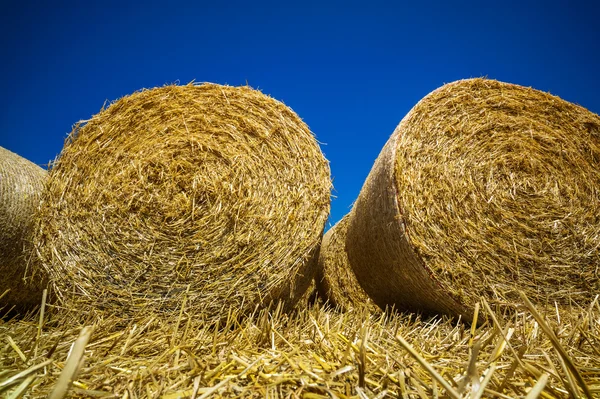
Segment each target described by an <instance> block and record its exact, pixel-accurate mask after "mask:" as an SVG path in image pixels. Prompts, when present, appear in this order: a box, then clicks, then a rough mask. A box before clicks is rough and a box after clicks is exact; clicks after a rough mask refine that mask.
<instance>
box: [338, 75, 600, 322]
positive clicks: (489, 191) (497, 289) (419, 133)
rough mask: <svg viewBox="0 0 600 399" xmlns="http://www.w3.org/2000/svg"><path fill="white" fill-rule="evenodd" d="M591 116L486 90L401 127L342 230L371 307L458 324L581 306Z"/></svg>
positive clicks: (452, 96) (597, 142)
mask: <svg viewBox="0 0 600 399" xmlns="http://www.w3.org/2000/svg"><path fill="white" fill-rule="evenodd" d="M598 126H600V117H599V116H598V115H596V114H593V113H592V112H590V111H588V110H586V109H584V108H582V107H579V106H577V105H574V104H571V103H568V102H566V101H564V100H561V99H560V98H558V97H555V96H552V95H549V94H547V93H543V92H540V91H537V90H534V89H530V88H525V87H522V86H517V85H513V84H508V83H502V82H497V81H493V80H487V79H469V80H463V81H458V82H454V83H451V84H448V85H445V86H443V87H441V88H440V89H438V90H436V91H434V92H432V93H431V94H429V95H428V96H426V97H425V98H424V99H423V100H421V101H420V102H419V103H418V104H417V105H416V106H415V107H414V108H413V109H412V110H411V111H410V112H409V114H408V115H407V116H406V117H405V118H404V119H403V120H402V122H401V123H400V125H399V126H398V128H397V129H396V130H395V132H394V133H393V135H392V137H391V138H390V140H389V141H388V143H387V144H386V146H385V147H384V149H383V150H382V152H381V154H380V156H379V158H378V159H377V161H376V163H375V165H374V167H373V169H372V171H371V173H370V175H369V177H368V179H367V181H366V182H365V185H364V187H363V189H362V191H361V194H360V196H359V198H358V200H357V202H356V205H355V217H353V219H352V220H351V222H350V227H349V229H348V237H347V240H348V242H347V244H348V252H349V257H350V260H351V264H352V265H353V266H355V267H356V269H355V272H356V274H357V276H358V277H359V280H360V281H361V284H362V285H363V286H364V287H365V289H366V290H367V292H368V293H369V295H371V296H372V297H373V298H376V302H378V304H380V306H381V304H382V303H385V304H395V305H396V306H397V307H399V308H406V309H410V310H421V311H425V312H428V313H448V314H452V315H461V316H463V317H465V318H467V319H468V318H469V314H470V309H472V307H473V305H474V303H475V302H477V301H478V300H479V298H480V297H481V296H483V297H485V298H487V299H488V300H489V301H495V302H497V303H505V304H506V303H512V302H514V301H519V296H518V291H523V292H524V293H525V294H526V295H527V296H528V297H529V298H531V299H533V300H535V301H537V302H544V303H545V302H550V303H553V302H555V301H556V302H558V303H568V302H569V301H576V302H580V303H583V302H585V301H588V300H589V298H590V297H592V296H593V294H594V293H597V292H598V289H599V288H600V276H599V274H598V267H599V265H600V253H599V251H598V248H599V247H600V190H598V187H600V136H599V135H598V134H597V133H596V132H597V127H598Z"/></svg>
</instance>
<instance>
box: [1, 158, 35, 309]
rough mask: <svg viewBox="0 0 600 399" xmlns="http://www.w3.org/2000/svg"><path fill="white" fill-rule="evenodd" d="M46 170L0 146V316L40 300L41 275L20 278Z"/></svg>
mask: <svg viewBox="0 0 600 399" xmlns="http://www.w3.org/2000/svg"><path fill="white" fill-rule="evenodd" d="M45 179H46V171H45V170H44V169H42V168H40V167H39V166H37V165H36V164H34V163H32V162H30V161H28V160H26V159H25V158H22V157H20V156H19V155H17V154H15V153H14V152H11V151H9V150H7V149H5V148H2V147H0V316H2V315H6V314H8V313H14V312H21V313H23V312H26V311H27V310H30V309H31V308H32V307H34V306H36V305H38V304H39V303H40V299H41V296H42V288H41V287H42V286H43V285H44V281H43V278H42V279H39V280H35V281H26V280H25V279H24V276H25V271H26V269H27V262H28V261H29V258H30V256H31V253H32V245H31V239H32V235H33V228H34V214H35V211H36V209H37V207H38V206H39V202H40V196H41V192H42V189H43V186H44V180H45Z"/></svg>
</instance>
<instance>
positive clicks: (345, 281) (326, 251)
mask: <svg viewBox="0 0 600 399" xmlns="http://www.w3.org/2000/svg"><path fill="white" fill-rule="evenodd" d="M349 217H350V216H349V215H346V216H344V217H343V218H342V219H341V220H340V221H339V222H338V223H336V224H335V225H334V226H333V227H332V228H331V229H329V231H328V232H327V233H326V234H325V235H324V236H323V242H322V243H321V251H320V252H319V267H318V269H317V275H316V277H315V281H316V283H317V290H318V292H319V294H320V296H321V297H322V298H323V299H325V300H327V301H329V303H330V304H331V305H332V306H336V307H338V308H339V309H340V310H342V311H346V310H348V309H349V308H352V307H354V308H356V307H363V306H367V307H368V308H369V310H371V311H377V310H379V308H378V307H377V306H376V305H375V304H374V303H373V302H372V301H371V299H370V298H369V296H368V295H367V294H366V292H365V291H364V290H363V289H362V287H361V286H360V284H359V282H358V280H356V276H355V275H354V271H353V270H352V267H351V266H350V264H349V262H348V254H347V253H346V230H347V228H348V220H349Z"/></svg>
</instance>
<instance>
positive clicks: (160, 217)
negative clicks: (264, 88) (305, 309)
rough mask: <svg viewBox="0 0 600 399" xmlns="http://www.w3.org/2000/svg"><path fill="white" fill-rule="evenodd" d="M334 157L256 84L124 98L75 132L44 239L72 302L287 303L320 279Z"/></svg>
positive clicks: (50, 196) (54, 184) (124, 306)
mask: <svg viewBox="0 0 600 399" xmlns="http://www.w3.org/2000/svg"><path fill="white" fill-rule="evenodd" d="M330 187H331V182H330V176H329V166H328V163H327V161H326V160H325V158H324V157H323V155H322V153H321V151H320V148H319V146H318V143H317V142H316V140H315V138H314V136H313V134H312V133H311V132H310V130H309V129H308V127H307V126H306V125H305V124H304V123H303V122H302V121H301V120H300V118H299V117H298V116H297V115H296V114H295V113H294V112H293V111H292V110H290V109H289V108H288V107H286V106H285V105H284V104H282V103H280V102H278V101H276V100H274V99H272V98H270V97H268V96H266V95H264V94H262V93H260V92H258V91H255V90H252V89H251V88H249V87H229V86H220V85H214V84H203V85H187V86H166V87H161V88H156V89H152V90H144V91H141V92H138V93H135V94H133V95H131V96H127V97H124V98H122V99H120V100H118V101H116V102H115V103H114V104H112V105H111V106H110V107H108V108H107V109H106V110H103V111H102V112H100V113H99V114H98V115H96V116H94V117H93V118H92V119H91V120H90V121H88V122H87V123H86V124H85V125H83V126H78V127H76V129H75V130H74V132H73V133H72V134H71V137H70V140H69V142H68V143H67V144H66V146H65V148H64V149H63V151H62V153H61V155H60V157H59V158H58V160H57V162H56V164H55V166H54V167H53V168H52V170H51V172H50V181H49V185H48V189H47V190H46V192H45V199H46V201H45V203H44V207H43V209H42V213H41V215H40V219H39V231H40V234H39V236H38V237H37V243H38V248H39V252H40V257H41V261H42V263H43V265H44V267H45V268H46V269H47V270H48V272H49V273H50V275H51V278H52V281H53V285H54V287H55V290H56V292H57V295H58V297H59V298H60V299H62V300H63V302H64V303H69V304H71V305H69V306H78V304H81V305H82V306H86V307H88V308H94V309H98V310H106V311H110V312H124V314H131V313H134V312H139V311H140V310H142V309H156V310H159V311H164V312H168V311H172V310H174V309H178V308H180V307H181V306H182V303H183V301H184V299H185V301H186V303H187V305H186V306H188V307H189V309H188V310H190V311H191V312H194V313H196V314H202V315H204V316H206V319H215V318H219V317H222V316H223V315H222V312H225V313H226V312H227V309H228V308H230V307H235V308H237V310H238V311H240V312H245V311H248V310H252V309H254V308H255V307H256V306H264V305H267V304H268V303H269V302H270V301H280V300H281V301H284V302H285V303H286V304H287V305H289V306H290V307H291V306H293V304H294V302H295V301H296V300H297V299H298V297H299V296H300V295H301V294H303V293H304V291H305V290H306V288H307V287H308V285H309V283H310V280H311V278H312V277H313V275H314V271H315V263H316V251H317V248H318V245H319V243H320V236H321V233H322V231H323V227H324V224H325V220H326V218H327V215H328V212H329V193H330Z"/></svg>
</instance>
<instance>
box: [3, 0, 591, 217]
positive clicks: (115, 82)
mask: <svg viewBox="0 0 600 399" xmlns="http://www.w3.org/2000/svg"><path fill="white" fill-rule="evenodd" d="M88 3H89V4H88ZM217 3H219V2H202V1H196V2H189V3H185V2H176V1H173V2H166V1H164V2H153V1H148V2H145V4H143V5H142V2H139V4H138V3H134V2H126V1H121V2H114V1H102V2H84V1H79V2H73V3H69V2H60V1H57V2H50V1H48V2H34V1H31V2H15V1H13V2H3V5H2V13H0V14H1V15H0V51H1V52H0V54H1V55H2V58H1V62H0V68H1V69H0V72H1V74H0V76H1V78H0V93H1V94H2V96H1V97H0V146H2V147H5V148H8V149H9V150H11V151H14V152H16V153H18V154H20V155H22V156H24V157H26V158H28V159H30V160H31V161H33V162H35V163H38V164H47V163H48V161H50V160H52V159H54V158H55V156H56V155H57V154H58V153H59V152H60V149H61V148H62V145H63V141H64V138H65V137H66V135H67V134H68V132H69V131H70V130H71V126H72V125H73V124H74V123H75V122H77V121H78V120H82V119H88V118H90V116H92V115H93V114H95V113H97V112H98V111H99V110H100V108H101V107H102V105H103V104H104V102H105V101H106V100H108V101H112V100H115V99H117V98H119V97H121V96H124V95H126V94H129V93H132V92H134V91H136V90H139V89H141V88H144V87H145V88H149V87H155V86H162V85H164V84H166V83H172V82H180V83H187V82H189V81H192V80H196V81H210V82H215V83H222V84H225V83H227V84H231V85H240V84H245V83H246V82H248V83H249V84H250V85H251V86H253V87H255V88H259V89H261V90H262V91H263V92H265V93H267V94H269V95H271V96H273V97H275V98H277V99H279V100H282V101H283V102H285V103H286V104H287V105H289V106H290V107H292V108H293V109H294V110H295V111H296V112H297V113H298V114H299V115H300V117H301V118H303V119H304V121H305V122H306V123H307V124H308V125H309V126H310V128H311V130H313V132H314V133H315V134H316V136H317V138H318V140H319V141H320V142H322V143H324V145H323V146H322V148H323V152H324V153H325V155H326V157H327V158H328V159H329V161H330V163H331V170H332V175H333V179H334V186H335V191H334V192H333V194H334V195H335V196H336V198H334V199H333V201H332V210H331V218H330V220H331V222H336V221H337V220H339V219H340V218H341V217H342V216H343V215H344V214H345V213H347V212H348V210H349V209H350V206H351V204H352V202H353V201H354V199H355V198H356V196H357V195H358V192H359V190H360V188H361V186H362V184H363V181H364V179H365V177H366V176H367V174H368V173H369V170H370V168H371V165H372V163H373V161H374V160H375V158H376V157H377V155H378V153H379V151H380V150H381V148H382V146H383V144H384V143H385V141H386V140H387V138H388V137H389V135H390V134H391V133H392V131H393V130H394V128H395V127H396V125H397V124H398V122H399V121H400V120H401V119H402V117H403V116H404V115H405V114H406V113H407V112H408V111H409V110H410V108H411V107H412V106H413V105H414V104H415V103H416V102H417V101H418V100H419V99H420V98H422V97H423V96H425V95H426V94H427V93H429V92H430V91H432V90H434V89H435V88H437V87H439V86H441V85H442V84H444V83H448V82H451V81H453V80H457V79H462V78H469V77H478V76H488V77H490V78H494V79H499V80H503V81H507V82H512V83H518V84H522V85H526V86H533V87H535V88H537V89H540V90H544V91H549V92H551V93H553V94H556V95H559V96H560V97H562V98H564V99H566V100H568V101H572V102H576V103H578V104H580V105H583V106H584V107H586V108H588V109H590V110H591V111H593V112H595V113H600V96H599V94H598V93H600V73H599V71H600V23H599V21H598V15H599V13H598V11H599V10H598V7H599V6H597V5H594V2H592V1H589V2H579V3H578V2H566V1H565V2H554V1H548V2H539V3H536V2H527V1H520V2H511V1H506V2H493V4H492V5H486V4H484V2H470V3H469V2H459V1H457V2H449V1H444V2H434V1H432V2H402V1H396V2H377V1H369V2H366V1H365V2H355V1H343V2H342V1H339V2H338V1H336V2H328V1H323V2H311V1H304V2H285V1H277V2H261V1H253V2H250V1H249V2H238V1H228V2H222V3H221V4H217ZM25 4H27V5H25ZM500 4H501V5H500Z"/></svg>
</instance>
